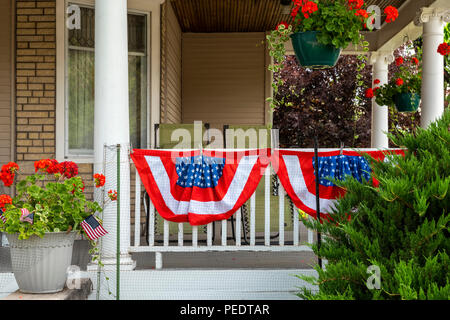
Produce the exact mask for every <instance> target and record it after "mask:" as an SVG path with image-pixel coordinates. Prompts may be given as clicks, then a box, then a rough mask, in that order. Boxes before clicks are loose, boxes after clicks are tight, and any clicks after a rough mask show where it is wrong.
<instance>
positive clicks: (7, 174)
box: [0, 162, 19, 187]
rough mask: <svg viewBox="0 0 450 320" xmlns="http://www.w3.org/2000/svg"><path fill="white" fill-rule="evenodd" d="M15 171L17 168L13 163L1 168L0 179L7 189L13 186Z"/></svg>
mask: <svg viewBox="0 0 450 320" xmlns="http://www.w3.org/2000/svg"><path fill="white" fill-rule="evenodd" d="M17 170H19V166H18V165H17V163H15V162H10V163H8V164H5V165H3V166H2V170H1V171H0V179H1V180H2V181H3V184H4V185H5V187H9V186H11V185H12V184H13V182H14V176H15V172H16V171H17Z"/></svg>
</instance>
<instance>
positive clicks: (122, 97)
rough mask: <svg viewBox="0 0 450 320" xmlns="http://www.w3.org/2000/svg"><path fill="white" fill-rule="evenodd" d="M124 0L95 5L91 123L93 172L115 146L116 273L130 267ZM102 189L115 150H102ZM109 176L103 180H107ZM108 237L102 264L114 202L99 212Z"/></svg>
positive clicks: (110, 255)
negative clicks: (117, 198) (118, 264)
mask: <svg viewBox="0 0 450 320" xmlns="http://www.w3.org/2000/svg"><path fill="white" fill-rule="evenodd" d="M127 29H128V27H127V0H114V1H111V0H96V1H95V119H94V158H95V164H94V170H95V171H96V172H102V171H103V152H104V145H105V144H106V145H108V146H109V145H117V144H120V145H121V146H122V147H121V150H120V153H121V157H120V260H121V269H124V270H126V269H134V266H135V263H134V262H133V261H132V260H131V256H130V255H129V254H128V248H129V246H130V164H129V160H128V154H127V150H128V145H129V141H130V138H129V106H128V99H129V98H128V31H127ZM107 154H108V161H107V163H106V170H105V171H106V172H105V175H106V180H107V181H106V184H105V188H106V191H108V190H110V189H118V187H119V186H118V185H117V184H116V172H117V160H116V159H117V156H116V150H110V151H108V152H107ZM108 178H109V179H108ZM103 225H104V227H105V229H106V230H107V231H108V233H109V234H108V235H106V236H104V237H103V238H102V262H103V263H104V264H105V267H108V265H114V264H115V263H116V253H117V240H116V239H117V232H116V230H117V229H116V228H117V202H109V203H108V205H107V206H106V207H105V209H104V212H103Z"/></svg>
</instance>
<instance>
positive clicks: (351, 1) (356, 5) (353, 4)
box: [348, 0, 365, 11]
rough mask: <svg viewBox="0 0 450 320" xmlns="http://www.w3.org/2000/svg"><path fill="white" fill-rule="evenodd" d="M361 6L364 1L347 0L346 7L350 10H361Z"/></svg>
mask: <svg viewBox="0 0 450 320" xmlns="http://www.w3.org/2000/svg"><path fill="white" fill-rule="evenodd" d="M363 5H364V0H348V7H349V9H350V10H355V9H356V10H358V9H361V8H362V6H363ZM364 11H365V10H364Z"/></svg>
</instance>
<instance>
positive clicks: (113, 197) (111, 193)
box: [108, 190, 117, 201]
mask: <svg viewBox="0 0 450 320" xmlns="http://www.w3.org/2000/svg"><path fill="white" fill-rule="evenodd" d="M108 197H109V198H110V199H111V200H112V201H116V200H117V191H116V190H114V191H112V190H109V191H108Z"/></svg>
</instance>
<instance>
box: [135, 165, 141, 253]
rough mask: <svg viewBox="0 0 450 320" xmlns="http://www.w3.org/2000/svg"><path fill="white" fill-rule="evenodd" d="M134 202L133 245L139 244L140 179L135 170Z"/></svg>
mask: <svg viewBox="0 0 450 320" xmlns="http://www.w3.org/2000/svg"><path fill="white" fill-rule="evenodd" d="M134 196H135V203H134V206H135V208H134V245H135V246H140V245H141V179H140V178H139V174H138V173H137V170H136V189H135V193H134Z"/></svg>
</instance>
